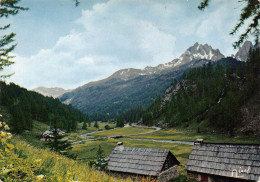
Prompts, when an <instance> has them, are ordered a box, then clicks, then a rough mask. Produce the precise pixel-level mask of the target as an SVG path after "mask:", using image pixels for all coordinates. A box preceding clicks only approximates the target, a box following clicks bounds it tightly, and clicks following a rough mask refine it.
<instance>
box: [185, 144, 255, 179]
mask: <svg viewBox="0 0 260 182" xmlns="http://www.w3.org/2000/svg"><path fill="white" fill-rule="evenodd" d="M185 169H186V170H187V171H194V172H199V173H207V174H212V175H218V176H224V177H231V178H239V179H246V180H259V179H260V145H254V144H214V143H201V144H196V143H195V144H194V146H193V148H192V151H191V153H190V155H189V160H188V162H187V164H186V166H185Z"/></svg>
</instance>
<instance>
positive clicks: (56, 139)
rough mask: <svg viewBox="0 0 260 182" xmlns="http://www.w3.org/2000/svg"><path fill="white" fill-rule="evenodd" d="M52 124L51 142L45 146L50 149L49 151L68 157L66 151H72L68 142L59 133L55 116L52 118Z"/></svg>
mask: <svg viewBox="0 0 260 182" xmlns="http://www.w3.org/2000/svg"><path fill="white" fill-rule="evenodd" d="M52 124H53V140H50V141H49V143H48V144H47V145H48V146H49V147H50V149H51V150H53V151H55V152H58V153H60V154H63V155H67V156H69V154H68V151H69V150H71V149H72V147H71V143H70V142H69V141H68V140H66V139H65V138H64V136H63V135H61V134H60V133H59V129H58V127H57V117H56V115H53V117H52Z"/></svg>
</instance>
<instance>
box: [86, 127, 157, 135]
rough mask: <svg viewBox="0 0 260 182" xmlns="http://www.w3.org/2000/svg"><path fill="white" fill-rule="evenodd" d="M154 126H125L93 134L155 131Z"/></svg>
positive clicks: (127, 133)
mask: <svg viewBox="0 0 260 182" xmlns="http://www.w3.org/2000/svg"><path fill="white" fill-rule="evenodd" d="M153 130H154V129H153V128H144V127H134V126H131V127H124V128H118V129H114V130H107V131H104V132H99V133H93V134H91V135H93V136H109V135H122V136H124V135H129V134H138V133H144V132H149V131H153Z"/></svg>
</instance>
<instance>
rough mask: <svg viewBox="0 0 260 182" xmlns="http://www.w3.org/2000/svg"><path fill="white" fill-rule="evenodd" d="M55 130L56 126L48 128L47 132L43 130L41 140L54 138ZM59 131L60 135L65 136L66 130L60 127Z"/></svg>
mask: <svg viewBox="0 0 260 182" xmlns="http://www.w3.org/2000/svg"><path fill="white" fill-rule="evenodd" d="M53 132H54V128H52V129H48V130H46V131H45V132H43V133H42V136H41V141H50V140H52V139H53V138H54V135H53ZM57 132H58V135H59V136H64V135H65V132H64V131H62V130H60V129H57Z"/></svg>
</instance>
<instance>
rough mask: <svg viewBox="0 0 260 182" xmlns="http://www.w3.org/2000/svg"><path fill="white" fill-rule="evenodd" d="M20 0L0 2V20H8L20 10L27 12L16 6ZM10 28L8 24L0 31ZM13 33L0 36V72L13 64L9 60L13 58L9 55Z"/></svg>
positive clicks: (13, 45) (12, 47)
mask: <svg viewBox="0 0 260 182" xmlns="http://www.w3.org/2000/svg"><path fill="white" fill-rule="evenodd" d="M19 1H20V0H5V1H0V18H8V17H9V16H11V15H12V16H13V15H16V14H17V13H19V11H20V10H27V8H23V7H20V6H16V4H17V3H18V2H19ZM8 28H10V24H7V25H4V26H2V27H0V30H2V31H4V30H6V29H8ZM14 37H15V33H13V32H12V33H10V34H7V35H0V71H2V70H3V69H4V67H6V66H10V65H11V64H13V63H14V62H13V61H12V60H11V59H12V58H13V57H14V56H11V55H10V53H11V52H12V51H13V50H14V48H15V46H16V44H12V43H13V42H14ZM7 76H10V75H1V77H7Z"/></svg>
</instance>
